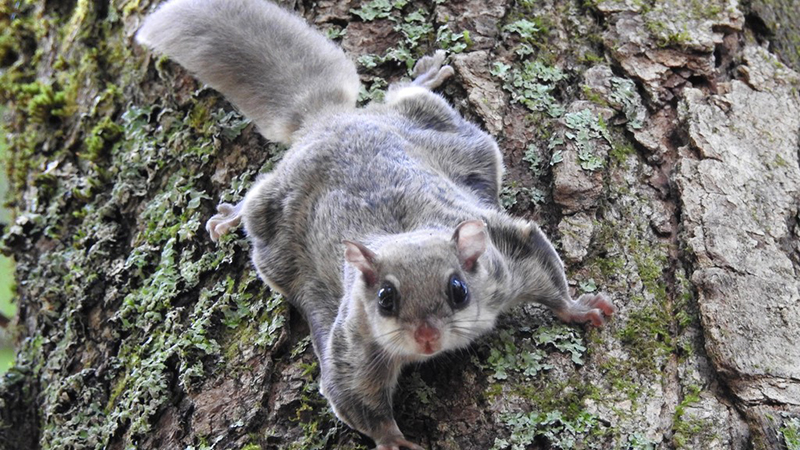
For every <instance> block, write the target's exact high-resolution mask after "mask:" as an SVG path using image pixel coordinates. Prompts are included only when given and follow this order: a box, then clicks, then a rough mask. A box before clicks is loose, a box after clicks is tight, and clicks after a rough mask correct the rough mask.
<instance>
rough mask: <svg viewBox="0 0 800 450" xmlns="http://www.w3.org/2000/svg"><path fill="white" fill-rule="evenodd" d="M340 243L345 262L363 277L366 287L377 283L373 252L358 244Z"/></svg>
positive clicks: (351, 242) (350, 242)
mask: <svg viewBox="0 0 800 450" xmlns="http://www.w3.org/2000/svg"><path fill="white" fill-rule="evenodd" d="M342 243H344V245H345V250H344V259H345V261H347V262H348V263H350V264H352V265H353V267H355V268H356V269H358V270H359V271H360V272H361V273H362V274H363V275H364V280H366V282H367V285H368V286H373V285H374V284H375V283H376V282H377V281H378V271H377V270H375V257H376V255H375V252H373V251H372V250H370V249H368V248H367V247H366V246H365V245H364V244H362V243H360V242H353V241H342Z"/></svg>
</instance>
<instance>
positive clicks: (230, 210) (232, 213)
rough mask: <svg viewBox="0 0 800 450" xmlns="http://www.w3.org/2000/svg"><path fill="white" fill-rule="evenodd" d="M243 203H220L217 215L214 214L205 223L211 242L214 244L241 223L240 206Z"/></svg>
mask: <svg viewBox="0 0 800 450" xmlns="http://www.w3.org/2000/svg"><path fill="white" fill-rule="evenodd" d="M243 204H244V201H241V202H239V203H237V204H236V206H234V205H231V204H230V203H220V204H219V205H218V206H217V211H219V214H215V215H213V216H211V218H210V219H208V222H206V231H208V234H209V235H210V236H211V240H212V241H214V242H216V241H217V240H219V238H220V236H222V235H223V234H225V233H227V232H228V231H230V230H231V228H236V227H237V226H239V223H241V221H242V205H243Z"/></svg>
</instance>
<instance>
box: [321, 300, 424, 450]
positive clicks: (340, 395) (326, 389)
mask: <svg viewBox="0 0 800 450" xmlns="http://www.w3.org/2000/svg"><path fill="white" fill-rule="evenodd" d="M340 314H341V312H340ZM352 318H353V317H352V316H349V319H352ZM351 322H352V320H351ZM349 325H352V323H350V324H349ZM354 328H355V329H356V330H357V329H358V327H352V326H346V324H345V323H344V322H337V323H336V325H334V327H333V329H332V330H331V334H330V336H328V339H327V343H326V345H325V347H324V349H323V351H321V352H320V353H319V355H318V356H319V360H320V369H321V372H322V373H321V379H320V392H321V393H322V395H324V396H325V398H327V399H328V402H329V403H330V405H331V407H332V409H333V412H334V414H336V417H338V418H339V419H340V420H341V421H342V422H344V423H346V424H347V425H348V426H349V427H351V428H353V429H354V430H356V431H358V432H360V433H363V434H365V435H367V436H369V437H370V438H371V439H372V440H373V441H375V444H376V445H377V450H400V448H401V447H402V448H407V449H410V450H423V449H422V447H420V446H418V445H416V444H413V443H411V442H409V441H407V440H406V438H405V437H404V436H403V433H402V432H401V431H400V429H399V428H398V427H397V422H395V420H394V416H393V414H392V393H393V391H394V387H395V386H396V385H397V377H398V375H399V374H400V369H401V368H402V363H400V362H399V361H395V360H393V359H392V358H391V357H390V356H388V355H386V354H385V353H384V351H383V350H382V349H381V348H380V346H378V345H375V343H374V342H371V338H370V337H369V336H364V335H361V334H359V333H358V332H357V331H354Z"/></svg>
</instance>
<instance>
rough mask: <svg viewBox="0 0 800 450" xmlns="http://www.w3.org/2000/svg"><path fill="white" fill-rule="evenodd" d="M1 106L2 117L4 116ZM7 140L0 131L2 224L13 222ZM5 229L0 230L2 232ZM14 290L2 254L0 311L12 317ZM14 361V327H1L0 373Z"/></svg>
mask: <svg viewBox="0 0 800 450" xmlns="http://www.w3.org/2000/svg"><path fill="white" fill-rule="evenodd" d="M4 112H5V111H3V108H0V117H3V116H4ZM6 150H7V149H6V140H5V135H4V134H3V133H2V132H0V224H9V223H11V211H9V210H8V209H6V208H5V206H4V205H5V201H6V194H7V191H8V180H7V179H6V164H5V160H6V154H7V152H6ZM3 231H4V230H0V233H2V232H3ZM13 292H14V261H13V260H12V259H11V258H8V257H6V256H3V255H0V313H2V314H3V315H4V316H6V317H8V318H9V319H12V318H13V317H14V314H16V310H17V308H16V306H15V305H14V304H13V303H12V302H11V300H12V298H13ZM13 362H14V348H13V346H12V329H11V327H10V326H9V328H5V329H3V328H0V374H2V373H5V372H6V371H7V370H8V368H9V367H11V364H12V363H13Z"/></svg>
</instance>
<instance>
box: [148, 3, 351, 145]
mask: <svg viewBox="0 0 800 450" xmlns="http://www.w3.org/2000/svg"><path fill="white" fill-rule="evenodd" d="M136 40H137V41H138V42H139V43H140V44H143V45H145V46H147V47H150V48H153V49H155V50H156V51H158V52H160V53H163V54H166V55H167V56H169V57H170V58H172V59H174V60H176V61H177V62H178V63H180V64H181V65H182V66H184V67H185V68H187V69H188V70H189V71H190V72H192V73H194V74H195V75H196V76H197V77H198V78H199V79H200V80H201V81H202V82H204V83H207V84H208V85H210V86H211V87H213V88H214V89H216V90H218V91H220V92H221V93H222V94H223V95H225V97H227V98H228V100H230V101H231V102H232V103H233V104H235V105H236V106H237V107H238V108H239V109H240V110H241V111H242V113H244V115H245V116H247V117H249V118H250V119H251V120H253V122H255V123H256V125H257V126H258V128H259V130H260V131H261V133H262V134H263V135H264V136H265V137H266V138H267V139H269V140H272V141H278V142H285V143H290V142H291V141H292V135H293V134H294V133H295V132H296V131H297V130H298V129H299V128H300V127H301V126H302V125H303V124H304V123H305V122H306V121H307V120H309V118H310V117H311V116H313V115H315V114H317V113H319V112H321V111H325V110H328V109H331V108H338V109H343V108H344V109H350V108H354V107H355V104H356V98H357V96H358V89H359V85H360V82H359V79H358V74H357V73H356V67H355V65H354V64H353V63H352V61H350V60H349V59H348V58H347V57H346V56H345V54H344V52H343V51H342V50H341V49H340V48H339V47H338V46H337V45H336V44H334V43H333V42H332V41H330V40H329V39H327V38H326V37H325V36H323V35H322V34H321V33H320V32H318V31H316V30H314V29H312V28H311V27H310V26H308V24H306V22H305V21H304V20H303V19H301V18H300V17H298V16H297V15H295V14H293V13H290V12H288V11H286V10H284V9H283V8H281V7H279V6H277V5H274V4H272V3H269V2H267V1H266V0H172V1H168V2H167V3H166V4H164V5H163V6H161V7H160V8H159V9H158V10H157V11H156V12H155V13H153V14H151V15H150V16H149V17H147V18H146V19H145V21H144V24H143V25H142V27H141V29H139V31H138V32H137V34H136Z"/></svg>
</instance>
